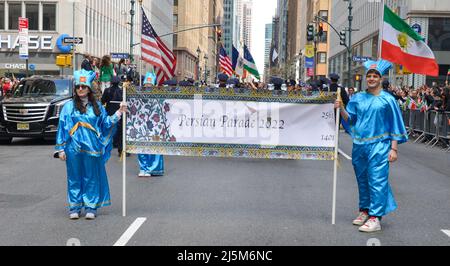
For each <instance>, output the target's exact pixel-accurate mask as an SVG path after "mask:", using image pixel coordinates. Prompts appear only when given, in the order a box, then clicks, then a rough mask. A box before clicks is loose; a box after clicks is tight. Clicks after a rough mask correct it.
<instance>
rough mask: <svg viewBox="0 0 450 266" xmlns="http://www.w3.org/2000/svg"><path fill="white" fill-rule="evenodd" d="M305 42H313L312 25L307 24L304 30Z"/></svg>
mask: <svg viewBox="0 0 450 266" xmlns="http://www.w3.org/2000/svg"><path fill="white" fill-rule="evenodd" d="M306 40H307V41H308V42H311V41H314V25H313V24H308V27H307V28H306Z"/></svg>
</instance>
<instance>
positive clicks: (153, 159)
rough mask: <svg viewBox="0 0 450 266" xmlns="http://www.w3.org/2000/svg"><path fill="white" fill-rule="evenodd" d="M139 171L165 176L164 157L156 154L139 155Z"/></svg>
mask: <svg viewBox="0 0 450 266" xmlns="http://www.w3.org/2000/svg"><path fill="white" fill-rule="evenodd" d="M138 163H139V170H141V171H143V172H144V173H146V174H150V175H153V176H162V175H164V156H163V155H156V154H138Z"/></svg>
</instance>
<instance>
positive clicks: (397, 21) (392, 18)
mask: <svg viewBox="0 0 450 266" xmlns="http://www.w3.org/2000/svg"><path fill="white" fill-rule="evenodd" d="M384 22H385V23H389V24H390V25H391V26H392V27H393V28H394V29H396V30H398V31H400V32H404V33H406V34H408V35H409V37H411V38H412V39H414V40H415V41H423V40H424V39H423V38H422V37H421V36H420V35H419V34H417V32H415V31H414V30H413V29H412V28H411V27H410V26H409V25H408V23H406V22H405V21H403V19H401V18H400V17H399V16H397V15H396V14H395V13H394V12H392V10H390V9H389V8H388V7H387V6H386V5H385V6H384Z"/></svg>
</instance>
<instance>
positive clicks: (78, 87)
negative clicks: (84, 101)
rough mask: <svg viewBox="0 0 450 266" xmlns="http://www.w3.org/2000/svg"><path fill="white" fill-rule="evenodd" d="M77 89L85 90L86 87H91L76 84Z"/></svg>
mask: <svg viewBox="0 0 450 266" xmlns="http://www.w3.org/2000/svg"><path fill="white" fill-rule="evenodd" d="M75 88H76V89H77V90H80V89H81V90H84V89H89V87H88V86H86V85H78V86H76V87H75Z"/></svg>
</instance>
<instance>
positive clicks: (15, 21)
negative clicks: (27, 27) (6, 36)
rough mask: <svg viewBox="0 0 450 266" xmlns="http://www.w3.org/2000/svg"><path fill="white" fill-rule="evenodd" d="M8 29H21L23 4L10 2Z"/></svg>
mask: <svg viewBox="0 0 450 266" xmlns="http://www.w3.org/2000/svg"><path fill="white" fill-rule="evenodd" d="M8 7H9V17H8V29H10V30H18V29H19V17H21V16H22V4H21V3H12V2H9V4H8Z"/></svg>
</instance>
